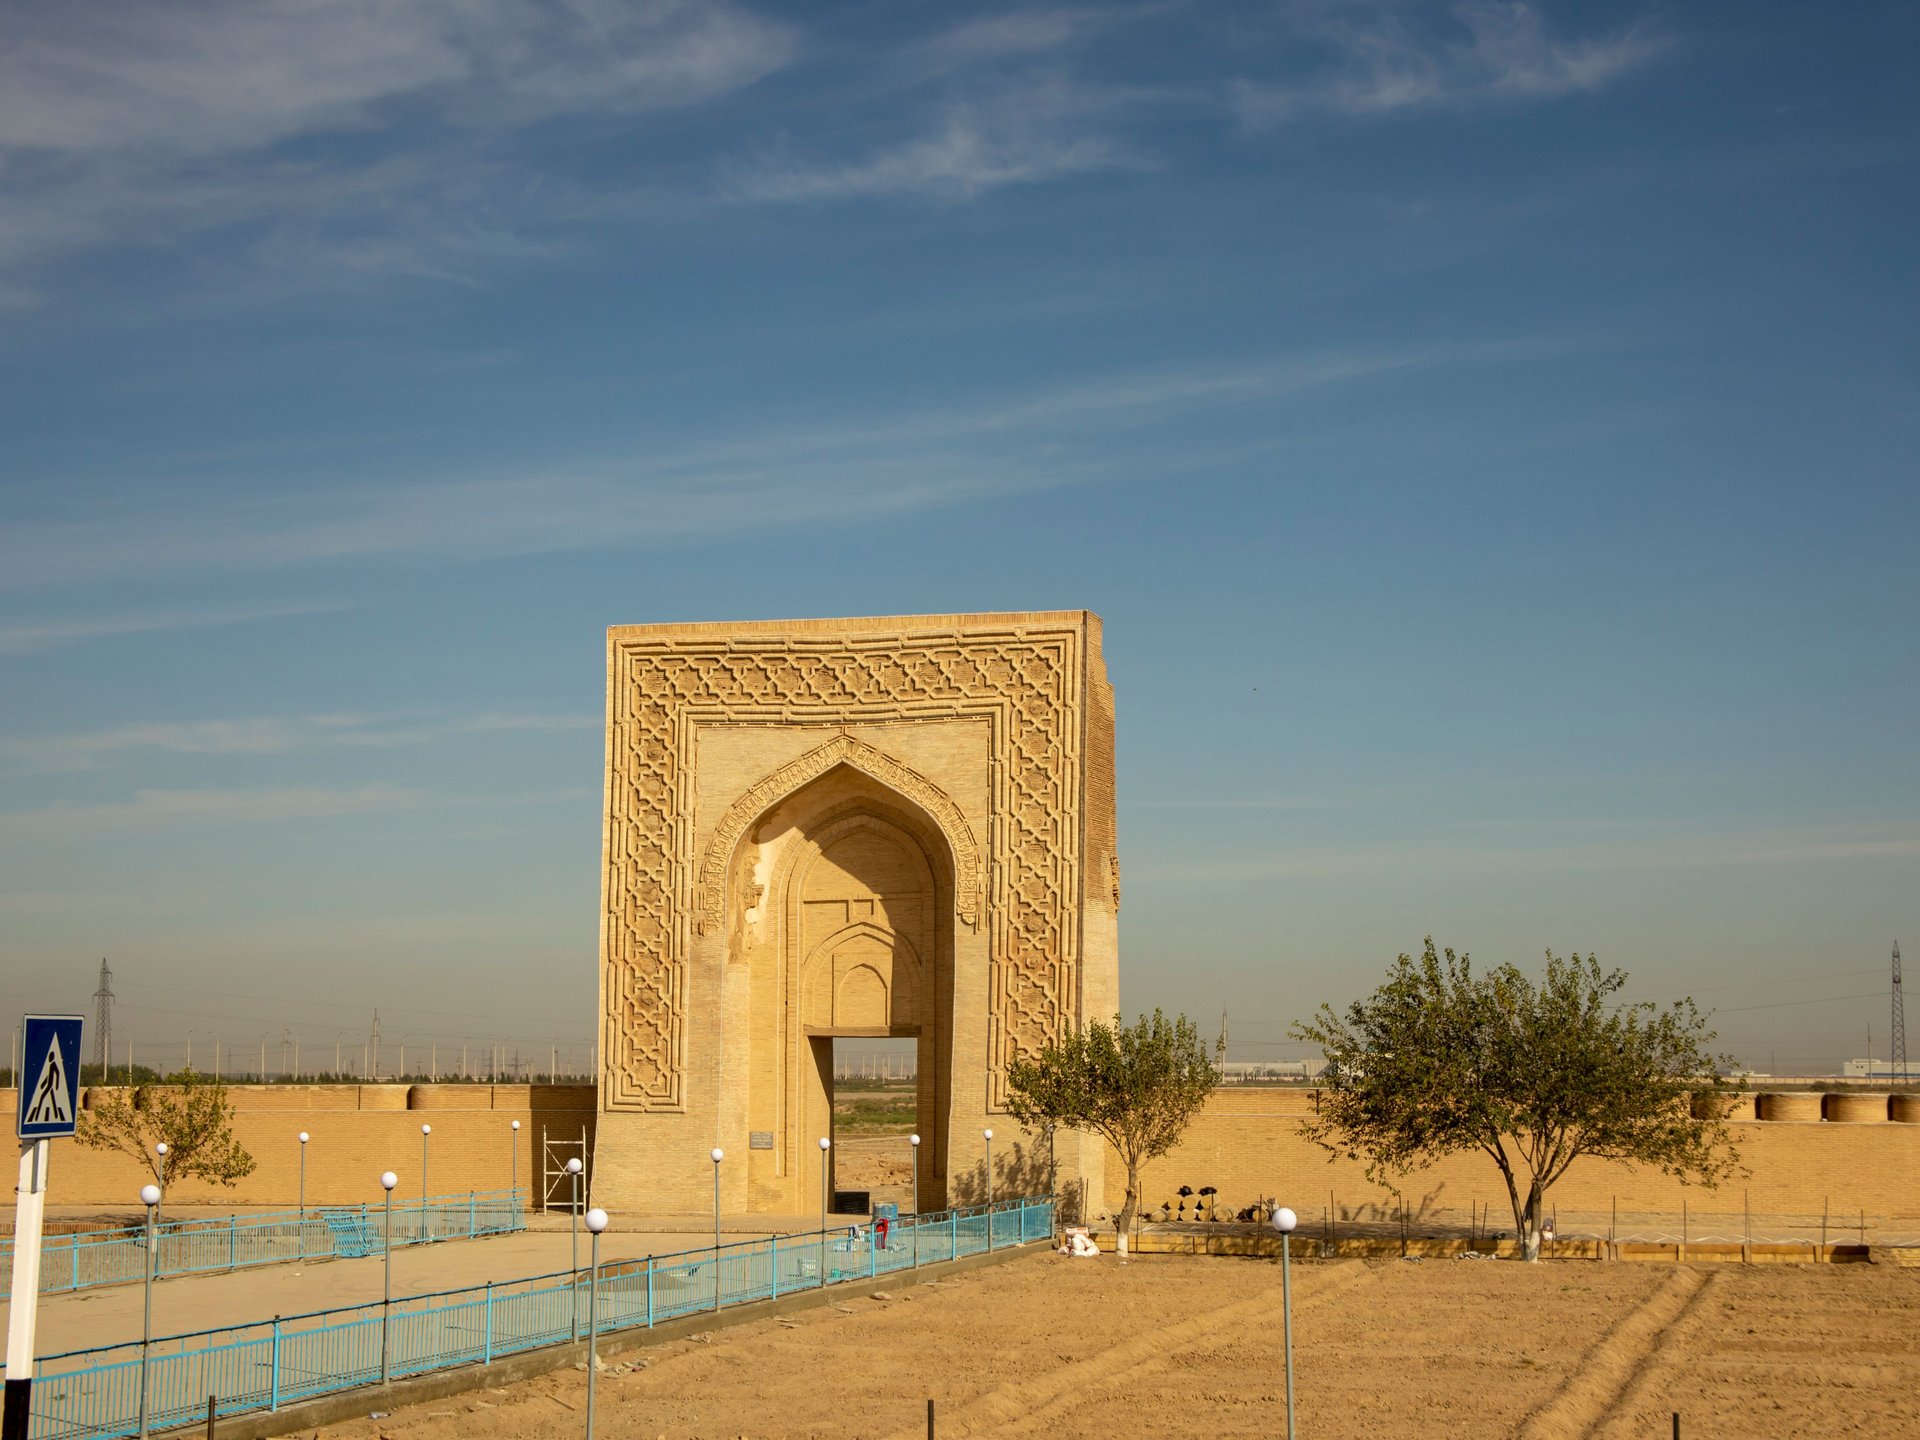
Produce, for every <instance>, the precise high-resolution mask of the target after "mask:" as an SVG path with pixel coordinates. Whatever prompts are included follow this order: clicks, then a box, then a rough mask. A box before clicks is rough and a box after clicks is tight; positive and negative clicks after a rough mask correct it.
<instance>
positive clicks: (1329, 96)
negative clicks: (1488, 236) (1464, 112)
mask: <svg viewBox="0 0 1920 1440" xmlns="http://www.w3.org/2000/svg"><path fill="white" fill-rule="evenodd" d="M1450 14H1451V17H1452V20H1453V22H1454V25H1453V29H1454V32H1455V33H1454V35H1453V36H1451V37H1434V36H1431V35H1429V34H1427V33H1425V32H1423V31H1422V30H1420V29H1418V28H1416V27H1415V25H1414V24H1412V23H1411V22H1410V21H1409V20H1408V19H1406V18H1404V17H1403V16H1401V15H1399V14H1396V13H1395V12H1393V11H1391V10H1382V11H1380V12H1378V13H1376V14H1375V15H1373V16H1371V17H1369V18H1368V19H1367V20H1366V21H1354V20H1349V19H1346V18H1344V16H1343V17H1342V18H1339V19H1335V20H1329V21H1326V22H1324V23H1323V24H1321V25H1319V26H1318V27H1315V28H1314V30H1313V31H1312V32H1311V35H1312V38H1314V39H1316V40H1317V41H1318V42H1319V45H1318V48H1319V50H1320V51H1321V53H1322V55H1323V56H1324V57H1325V60H1326V63H1325V64H1323V65H1322V66H1320V67H1318V68H1316V70H1315V71H1314V72H1313V73H1311V74H1309V75H1307V76H1305V77H1303V78H1299V79H1287V80H1277V81H1252V80H1246V81H1240V82H1238V83H1237V84H1236V85H1235V86H1234V87H1233V88H1232V91H1231V93H1230V100H1231V103H1232V106H1233V109H1234V111H1235V113H1236V115H1237V116H1238V117H1239V120H1240V123H1241V125H1242V126H1243V127H1244V128H1245V129H1247V130H1250V131H1260V130H1270V129H1274V128H1277V127H1279V126H1282V125H1285V124H1289V123H1292V122H1294V121H1297V120H1305V119H1310V118H1313V117H1315V116H1325V115H1339V116H1348V117H1379V116H1386V115H1392V114H1396V113H1398V112H1401V111H1406V110H1417V109H1431V108H1440V107H1452V108H1465V107H1469V106H1481V105H1490V104H1513V103H1518V102H1522V101H1530V100H1531V101H1539V100H1557V99H1562V98H1565V97H1567V96H1571V95H1583V94H1592V93H1594V92H1597V91H1599V90H1603V89H1605V88H1606V87H1607V86H1609V85H1611V84H1613V83H1614V82H1616V81H1617V80H1620V79H1622V78H1623V77H1625V76H1627V75H1629V74H1632V73H1633V72H1634V71H1636V70H1639V69H1641V68H1643V67H1644V66H1645V65H1647V64H1648V63H1650V62H1651V61H1653V60H1654V59H1656V58H1658V57H1659V56H1660V55H1661V54H1662V53H1663V52H1664V51H1665V50H1666V49H1667V48H1668V41H1667V40H1666V38H1665V37H1664V36H1663V35H1661V34H1660V33H1659V32H1657V31H1655V30H1654V29H1652V28H1651V27H1650V26H1647V25H1644V24H1638V25H1631V26H1628V27H1627V28H1626V29H1623V30H1619V31H1616V32H1614V33H1613V34H1610V35H1605V36H1597V37H1589V38H1583V39H1561V38H1557V37H1555V36H1553V35H1551V34H1549V33H1548V31H1547V27H1546V23H1545V21H1543V20H1542V18H1541V16H1540V13H1539V11H1538V10H1537V9H1536V8H1535V7H1534V6H1532V5H1528V4H1514V3H1485V4H1470V5H1461V6H1456V7H1454V8H1453V10H1452V11H1451V12H1450Z"/></svg>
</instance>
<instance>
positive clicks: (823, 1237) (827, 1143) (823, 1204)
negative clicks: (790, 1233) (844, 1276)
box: [820, 1135, 833, 1289]
mask: <svg viewBox="0 0 1920 1440" xmlns="http://www.w3.org/2000/svg"><path fill="white" fill-rule="evenodd" d="M831 1149H833V1141H831V1140H829V1139H828V1138H827V1137H826V1136H825V1135H822V1136H821V1137H820V1286H821V1288H822V1289H825V1288H826V1284H827V1169H828V1166H827V1152H828V1151H829V1150H831Z"/></svg>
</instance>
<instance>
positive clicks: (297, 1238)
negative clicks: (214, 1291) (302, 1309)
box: [0, 1190, 526, 1299]
mask: <svg viewBox="0 0 1920 1440" xmlns="http://www.w3.org/2000/svg"><path fill="white" fill-rule="evenodd" d="M385 1214H386V1211H385V1207H384V1206H378V1205H320V1206H309V1207H308V1208H307V1210H306V1212H305V1214H301V1213H299V1212H296V1211H291V1210H289V1211H285V1212H283V1213H279V1214H268V1215H230V1216H228V1217H227V1218H226V1219H224V1220H174V1221H169V1222H167V1223H166V1224H164V1225H160V1226H157V1227H155V1230H154V1245H153V1259H154V1265H155V1270H154V1275H155V1277H156V1278H158V1279H166V1278H168V1277H171V1276H176V1275H203V1274H206V1273H208V1272H210V1271H219V1270H244V1269H246V1268H248V1267H249V1266H254V1265H275V1264H279V1263H281V1262H284V1261H289V1260H332V1259H345V1258H350V1257H352V1256H355V1255H373V1254H378V1253H379V1251H380V1240H381V1227H382V1226H383V1225H384V1224H385V1218H384V1217H385ZM524 1228H526V1219H525V1210H524V1206H523V1202H522V1198H521V1195H520V1193H519V1192H518V1191H512V1190H493V1191H473V1192H470V1193H468V1194H465V1195H438V1196H432V1197H429V1198H427V1199H424V1200H413V1201H407V1202H402V1203H396V1204H395V1205H394V1207H393V1243H394V1244H395V1245H420V1244H425V1243H427V1242H429V1241H433V1240H455V1239H458V1240H469V1239H473V1238H474V1237H476V1236H480V1235H503V1234H508V1233H510V1232H512V1231H516V1230H522V1229H524ZM146 1272H147V1236H146V1232H145V1230H144V1229H128V1230H112V1231H103V1232H96V1233H93V1234H84V1233H83V1234H78V1235H49V1236H47V1237H46V1238H45V1239H44V1240H42V1241H41V1245H40V1293H41V1294H42V1295H58V1294H63V1293H65V1292H67V1291H70V1290H85V1289H88V1288H90V1287H92V1286H95V1285H122V1284H127V1283H131V1282H135V1281H139V1280H141V1279H144V1278H145V1276H146ZM12 1277H13V1241H12V1240H11V1239H7V1240H0V1299H4V1298H6V1296H7V1290H8V1287H9V1286H10V1285H11V1284H12Z"/></svg>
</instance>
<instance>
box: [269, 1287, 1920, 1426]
mask: <svg viewBox="0 0 1920 1440" xmlns="http://www.w3.org/2000/svg"><path fill="white" fill-rule="evenodd" d="M1280 1319H1281V1312H1280V1271H1279V1267H1278V1265H1276V1264H1274V1263H1272V1262H1267V1261H1259V1260H1237V1259H1208V1258H1201V1257H1175V1256H1146V1257H1137V1258H1135V1259H1134V1260H1132V1261H1130V1262H1128V1263H1127V1264H1125V1265H1122V1264H1120V1263H1118V1262H1117V1261H1115V1260H1114V1259H1113V1258H1112V1257H1104V1258H1102V1259H1099V1260H1066V1259H1062V1258H1059V1257H1056V1256H1052V1255H1042V1256H1031V1257H1024V1258H1021V1259H1018V1260H1014V1261H1011V1262H1009V1263H1007V1264H1004V1265H1000V1266H995V1267H990V1268H986V1269H981V1270H975V1271H972V1272H968V1273H965V1274H962V1275H957V1276H954V1277H952V1278H950V1279H946V1280H943V1281H940V1282H939V1283H937V1284H933V1285H924V1286H918V1287H915V1286H907V1285H903V1286H900V1287H898V1288H897V1289H894V1290H891V1291H888V1292H885V1298H882V1297H880V1296H876V1297H875V1298H873V1299H857V1300H850V1301H842V1302H840V1303H838V1304H836V1305H834V1306H831V1307H828V1308H822V1309H818V1310H812V1311H806V1312H803V1313H800V1314H797V1315H793V1316H788V1317H784V1318H781V1319H769V1320H763V1321H756V1322H753V1323H751V1324H747V1325H742V1326H738V1327H735V1328H732V1329H726V1330H718V1331H714V1332H710V1333H708V1334H705V1335H701V1336H696V1337H694V1338H693V1339H689V1340H682V1341H676V1342H673V1343H671V1344H668V1345H664V1346H660V1347H657V1348H653V1349H648V1350H641V1351H632V1352H628V1353H626V1354H625V1355H622V1356H619V1357H616V1359H615V1360H614V1361H613V1362H612V1363H611V1364H610V1365H609V1368H608V1369H607V1370H606V1371H604V1372H603V1373H602V1374H601V1376H600V1382H599V1398H598V1403H597V1410H598V1426H597V1430H598V1433H599V1434H600V1435H601V1436H603V1437H607V1440H648V1437H656V1436H659V1437H670V1440H684V1437H733V1436H742V1437H746V1436H751V1437H754V1440H762V1437H773V1436H821V1437H825V1436H832V1437H898V1440H918V1437H920V1436H922V1435H924V1434H926V1402H927V1400H928V1399H929V1398H932V1399H934V1400H935V1401H936V1403H937V1406H938V1412H937V1420H938V1433H939V1435H941V1436H942V1437H949V1436H960V1435H995V1436H1015V1435H1035V1436H1044V1437H1046V1440H1083V1437H1084V1440H1108V1437H1114V1436H1162V1435H1164V1436H1169V1437H1173V1436H1179V1437H1182V1440H1189V1437H1193V1436H1196V1435H1198V1436H1205V1437H1208V1440H1214V1437H1249V1440H1251V1437H1260V1440H1269V1437H1271V1436H1273V1435H1275V1434H1284V1433H1285V1391H1284V1388H1283V1381H1282V1369H1281V1344H1280V1333H1281V1332H1280ZM1916 1334H1920V1270H1899V1269H1892V1268H1888V1267H1882V1266H1867V1265H1855V1266H1778V1267H1757V1268H1742V1267H1736V1266H1728V1267H1725V1268H1724V1269H1707V1268H1704V1267H1691V1266H1686V1267H1683V1266H1673V1265H1646V1266H1636V1265H1598V1264H1590V1263H1588V1264H1583V1263H1578V1262H1557V1263H1549V1264H1544V1265H1538V1266H1526V1265H1520V1264H1514V1263H1506V1262H1497V1261H1459V1260H1453V1261H1439V1260H1428V1261H1420V1262H1416V1261H1403V1260H1383V1261H1352V1260H1350V1261H1342V1262H1307V1263H1302V1264H1300V1265H1298V1266H1296V1267H1295V1269H1294V1338H1295V1366H1296V1373H1297V1377H1298V1378H1297V1385H1298V1411H1299V1424H1300V1433H1301V1434H1302V1435H1310V1436H1313V1437H1315V1440H1361V1437H1388V1436H1394V1437H1399V1436H1415V1435H1459V1436H1469V1435H1471V1436H1475V1437H1491V1436H1519V1437H1528V1440H1573V1437H1586V1436H1593V1437H1604V1440H1626V1437H1630V1436H1631V1437H1662V1440H1664V1437H1666V1436H1667V1435H1669V1434H1670V1433H1671V1429H1670V1426H1671V1419H1670V1417H1671V1413H1672V1412H1673V1411H1675V1410H1678V1411H1679V1412H1680V1414H1681V1417H1682V1423H1683V1430H1682V1433H1683V1434H1684V1435H1687V1436H1732V1435H1738V1436H1742V1437H1748V1440H1774V1437H1787V1436H1802V1435H1820V1436H1832V1435H1873V1436H1881V1437H1895V1436H1915V1437H1920V1415H1917V1414H1916V1407H1915V1406H1914V1405H1913V1403H1912V1399H1911V1396H1912V1389H1913V1380H1914V1375H1915V1361H1916V1356H1917V1355H1920V1347H1916V1343H1915V1340H1914V1336H1915V1335H1916ZM585 1383H586V1377H585V1376H584V1374H582V1373H580V1372H578V1371H573V1370H569V1371H566V1372H563V1373H561V1374H559V1375H555V1376H549V1377H545V1378H542V1379H538V1380H532V1381H528V1382H525V1383H523V1384H519V1385H514V1386H511V1387H501V1388H493V1389H480V1390H476V1391H473V1392H471V1393H470V1394H466V1395H461V1396H458V1397H455V1398H453V1399H449V1400H441V1401H437V1402H434V1403H432V1404H429V1405H422V1406H418V1407H415V1408H412V1409H408V1410H402V1411H400V1412H397V1413H395V1414H393V1415H391V1416H388V1417H385V1418H382V1419H380V1420H356V1421H353V1422H350V1423H344V1424H340V1425H334V1426H328V1427H327V1428H326V1429H325V1430H324V1431H323V1432H311V1431H306V1432H301V1433H302V1434H303V1435H304V1434H314V1433H321V1434H324V1435H325V1436H326V1437H328V1440H376V1437H382V1436H386V1437H392V1440H494V1437H509V1436H528V1435H546V1434H564V1433H568V1432H570V1431H571V1430H573V1429H574V1427H576V1426H578V1425H579V1424H580V1422H581V1420H582V1418H583V1416H582V1415H581V1410H582V1407H583V1404H584V1400H585Z"/></svg>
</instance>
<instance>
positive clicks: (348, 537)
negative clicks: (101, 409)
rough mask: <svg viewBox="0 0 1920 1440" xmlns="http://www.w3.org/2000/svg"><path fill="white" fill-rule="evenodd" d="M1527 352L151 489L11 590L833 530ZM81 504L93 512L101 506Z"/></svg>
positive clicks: (17, 531) (3, 565)
mask: <svg viewBox="0 0 1920 1440" xmlns="http://www.w3.org/2000/svg"><path fill="white" fill-rule="evenodd" d="M1527 353H1531V352H1530V350H1529V349H1528V347H1526V346H1519V347H1514V346H1509V345H1502V344H1492V345H1482V346H1477V347H1460V346H1454V347H1433V346H1421V347H1407V348H1402V349H1380V350H1371V351H1355V352H1333V353H1316V354H1305V355H1297V356H1287V357H1276V358H1271V359H1266V360H1260V361H1252V362H1243V363H1241V364H1238V365H1219V366H1207V367H1190V368H1187V369H1175V370H1163V371H1156V372H1149V373H1144V374H1120V375H1109V376H1104V377H1099V378H1096V379H1091V380H1086V381H1082V382H1080V383H1077V384H1070V385H1064V386H1061V387H1059V388H1056V389H1054V390H1052V391H1049V392H1043V393H1041V394H1039V395H1029V396H1022V397H1004V398H997V399H990V400H983V401H981V402H978V403H976V404H975V405H973V406H970V407H953V408H948V409H940V410H923V411H917V412H911V413H908V414H902V415H895V416H891V417H889V418H888V419H887V420H886V421H884V422H883V423H876V424H853V425H844V426H840V427H837V428H826V429H816V430H786V431H778V432H773V433H769V434H764V435H761V436H758V437H754V438H751V439H747V440H743V441H736V442H727V443H721V444H717V445H708V446H703V447H698V448H695V449H691V450H687V451H683V452H681V453H680V454H678V455H675V454H671V453H668V454H659V453H650V454H648V455H646V456H644V457H622V458H619V459H613V460H602V461H596V462H593V463H591V464H584V463H583V464H580V465H577V466H574V467H570V468H567V469H558V470H554V471H546V472H533V473H518V474H508V475H499V476H494V477H481V478H470V479H460V480H451V481H443V482H439V483H411V484H402V483H398V482H394V483H387V484H367V485H365V486H360V487H352V488H349V487H345V486H337V487H324V486H323V487H313V488H310V489H306V490H303V491H301V492H299V493H297V494H290V495H277V496H271V497H255V498H250V499H233V498H230V497H222V498H220V499H219V500H218V501H217V503H216V502H214V501H212V500H210V499H208V498H207V497H205V496H202V495H199V494H196V493H194V492H191V491H183V492H180V493H175V494H170V495H164V496H161V495H150V496H149V499H148V503H147V506H146V507H144V508H139V509H131V510H117V511H115V512H113V513H112V514H111V515H109V516H105V517H102V516H99V515H96V514H93V513H88V514H86V515H85V516H84V518H81V517H75V518H51V519H37V520H33V521H27V522H20V523H15V524H12V525H9V526H7V527H5V529H4V530H0V586H8V585H11V586H13V587H15V588H22V587H30V586H40V585H65V584H71V583H74V582H76V581H84V580H88V579H93V578H100V577H113V578H115V579H118V580H130V579H142V578H153V577H156V576H166V575H176V574H180V573H193V574H212V573H233V572H239V571H261V570H273V569H279V568H286V567H295V566H316V565H324V564H327V563H336V562H346V561H354V560H367V559H382V558H402V557H403V558H419V557H426V558H439V559H447V560H468V559H477V558H485V557H491V556H499V555H527V554H543V553H553V552H557V551H565V550H583V549H599V548H606V547H609V546H619V545H631V544H647V543H664V542H666V541H670V540H674V539H679V538H683V537H687V536H700V535H707V534H711V533H715V532H717V531H727V532H732V531H736V530H738V528H739V527H740V526H741V525H742V524H744V523H751V524H753V525H755V526H758V527H761V528H779V527H784V526H789V525H808V524H816V523H818V521H819V517H820V516H821V515H823V514H861V515H865V516H868V517H870V518H871V517H876V516H886V515H898V514H905V513H913V512H917V511H924V510H931V509H937V508H942V507H946V506H952V505H957V504H964V503H969V502H975V501H979V500H983V499H989V498H995V497H999V496H1004V495H1010V494H1018V493H1030V492H1033V491H1037V490H1041V489H1045V488H1049V487H1058V486H1061V485H1069V484H1074V483H1083V482H1085V481H1087V480H1089V479H1092V478H1096V477H1099V476H1104V475H1110V474H1112V473H1113V468H1112V467H1113V465H1114V463H1115V462H1114V461H1113V460H1112V458H1111V452H1110V447H1109V446H1108V445H1107V444H1106V443H1105V442H1107V441H1110V439H1111V437H1112V434H1113V432H1114V431H1115V429H1116V428H1125V429H1129V430H1134V431H1142V430H1146V429H1149V428H1151V427H1153V426H1155V425H1163V424H1171V423H1175V422H1178V421H1181V420H1182V419H1184V418H1186V417H1188V416H1191V415H1193V414H1197V413H1202V412H1204V411H1206V410H1208V409H1210V408H1217V407H1222V406H1231V405H1243V404H1250V403H1258V402H1271V401H1277V400H1281V399H1284V398H1286V397H1290V396H1297V395H1303V394H1307V393H1312V392H1315V391H1318V390H1322V389H1325V388H1327V387H1330V386H1335V385H1346V384H1353V383H1358V382H1362V381H1366V380H1369V379H1378V378H1381V377H1384V376H1387V375H1390V374H1394V373H1397V372H1402V371H1409V370H1416V369H1419V368H1421V367H1424V366H1427V365H1431V364H1435V363H1453V364H1463V363H1474V362H1476V361H1479V362H1484V361H1488V360H1497V359H1500V358H1502V357H1504V356H1509V355H1524V354H1527ZM1089 440H1093V441H1099V442H1101V443H1099V444H1089V443H1087V442H1088V441H1089ZM76 503H78V504H81V505H83V506H84V504H85V500H84V496H76Z"/></svg>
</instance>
